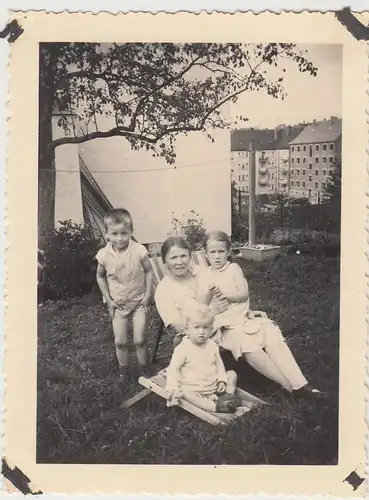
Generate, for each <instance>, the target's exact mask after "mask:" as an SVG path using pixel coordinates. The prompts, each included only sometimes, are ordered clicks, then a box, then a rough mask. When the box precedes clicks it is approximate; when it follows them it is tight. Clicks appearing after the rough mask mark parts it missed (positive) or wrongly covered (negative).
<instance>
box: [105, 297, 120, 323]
mask: <svg viewBox="0 0 369 500" xmlns="http://www.w3.org/2000/svg"><path fill="white" fill-rule="evenodd" d="M106 305H107V306H108V311H109V315H110V317H111V319H113V318H114V313H115V310H116V309H121V307H120V306H118V304H117V303H116V302H114V300H112V299H110V300H108V301H107V303H106Z"/></svg>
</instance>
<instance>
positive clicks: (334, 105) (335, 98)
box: [231, 44, 342, 128]
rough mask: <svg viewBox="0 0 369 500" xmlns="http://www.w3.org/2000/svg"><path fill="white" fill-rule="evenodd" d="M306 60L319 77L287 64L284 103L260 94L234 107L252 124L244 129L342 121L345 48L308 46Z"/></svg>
mask: <svg viewBox="0 0 369 500" xmlns="http://www.w3.org/2000/svg"><path fill="white" fill-rule="evenodd" d="M298 48H300V49H303V50H306V51H307V54H306V55H305V57H306V58H307V59H308V60H309V61H311V62H312V63H313V64H314V66H316V67H317V68H318V74H317V76H316V77H312V76H311V75H309V74H308V73H300V72H299V71H298V69H297V66H296V65H295V64H294V63H292V62H290V61H289V62H288V65H286V69H287V71H286V73H284V89H285V92H286V93H287V97H286V98H285V100H284V101H282V100H280V99H279V100H277V99H274V98H273V97H271V96H268V95H266V94H264V93H261V92H250V93H245V94H243V95H242V96H241V97H240V98H239V100H238V102H237V104H234V105H232V106H231V113H232V115H233V116H237V115H240V114H242V115H245V116H247V117H248V119H249V121H248V122H246V123H244V124H242V125H241V126H242V127H260V128H273V127H275V126H277V125H279V124H286V125H293V124H295V123H299V122H303V121H306V122H309V121H312V120H313V119H316V120H321V119H324V118H329V117H330V116H338V117H342V45H338V44H329V45H328V44H325V45H323V44H306V45H299V46H298Z"/></svg>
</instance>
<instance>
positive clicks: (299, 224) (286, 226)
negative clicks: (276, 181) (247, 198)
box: [232, 200, 341, 242]
mask: <svg viewBox="0 0 369 500" xmlns="http://www.w3.org/2000/svg"><path fill="white" fill-rule="evenodd" d="M255 220H256V238H257V240H258V241H259V242H260V241H264V242H266V241H267V240H269V239H276V238H277V239H284V238H288V237H289V236H290V235H291V234H295V233H301V232H306V233H320V234H325V235H327V236H331V237H332V238H334V239H339V235H340V230H341V205H340V201H339V200H333V201H324V202H320V203H317V204H314V205H312V204H310V203H302V204H300V205H299V204H296V205H290V206H286V204H285V203H284V202H283V200H280V201H279V202H278V203H276V204H275V205H269V208H267V207H265V206H264V207H262V206H261V207H260V206H259V207H258V208H257V211H256V214H255ZM232 226H233V227H232V233H233V235H234V238H235V239H236V240H247V238H248V205H247V203H244V204H242V206H241V210H239V209H238V207H237V208H236V210H234V211H233V224H232Z"/></svg>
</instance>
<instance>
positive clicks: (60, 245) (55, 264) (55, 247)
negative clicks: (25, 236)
mask: <svg viewBox="0 0 369 500" xmlns="http://www.w3.org/2000/svg"><path fill="white" fill-rule="evenodd" d="M102 245H103V242H102V241H101V240H99V239H97V238H96V237H95V236H93V235H92V234H91V232H90V230H89V229H87V228H86V227H84V226H82V225H81V224H75V223H73V222H72V221H71V220H67V221H63V222H61V223H60V227H59V228H58V229H55V230H52V231H50V232H49V233H47V234H46V235H45V236H44V237H43V238H42V240H41V247H42V249H43V250H44V252H45V261H46V270H45V284H44V298H45V299H51V300H56V299H69V298H72V297H79V296H81V295H84V294H85V293H88V292H91V291H92V290H94V289H95V288H96V287H97V285H96V277H95V276H96V262H95V260H94V257H95V255H96V253H97V251H98V249H99V248H101V246H102Z"/></svg>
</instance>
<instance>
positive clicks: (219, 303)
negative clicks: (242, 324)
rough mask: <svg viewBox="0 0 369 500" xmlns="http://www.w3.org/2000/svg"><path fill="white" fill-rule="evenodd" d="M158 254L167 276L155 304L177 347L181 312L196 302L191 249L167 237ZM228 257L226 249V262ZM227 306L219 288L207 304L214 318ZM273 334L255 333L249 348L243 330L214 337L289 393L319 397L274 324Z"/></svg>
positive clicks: (182, 332)
mask: <svg viewBox="0 0 369 500" xmlns="http://www.w3.org/2000/svg"><path fill="white" fill-rule="evenodd" d="M161 254H162V259H163V262H164V263H165V264H166V265H167V269H168V273H167V275H166V276H164V278H163V279H162V280H161V282H160V283H159V285H158V287H157V289H156V292H155V302H156V306H157V309H158V312H159V314H160V316H161V318H162V320H163V322H164V325H165V326H166V327H167V328H168V330H169V331H170V332H171V333H172V335H173V337H174V345H178V344H179V343H180V342H181V341H182V338H183V336H184V335H185V334H186V318H185V310H186V309H187V308H188V307H193V302H196V275H197V274H198V269H196V268H195V267H192V266H191V250H190V247H189V245H188V243H187V242H186V241H185V240H183V239H182V238H179V237H170V238H168V239H167V240H166V241H165V242H164V243H163V245H162V247H161ZM228 256H229V249H228V251H227V259H228ZM218 288H219V287H218ZM230 303H231V301H230V300H229V299H228V298H227V295H226V294H225V293H223V292H222V290H221V289H219V292H218V291H217V293H214V295H213V297H212V300H211V304H210V307H211V310H212V313H213V314H214V316H216V315H217V314H221V313H224V312H225V311H227V308H228V307H229V305H230ZM191 304H192V306H191ZM250 317H252V313H250ZM216 321H217V320H216ZM273 325H274V324H273ZM273 332H274V333H270V334H268V335H264V334H263V335H262V334H257V333H255V335H256V337H255V341H253V343H252V346H251V347H250V336H249V335H246V334H245V331H244V329H243V328H234V329H230V330H228V331H224V329H223V330H222V331H221V334H218V335H217V336H216V342H217V343H218V345H219V346H220V347H222V348H224V349H225V350H227V351H231V352H232V354H233V356H234V358H235V359H236V360H237V359H239V358H240V357H241V356H242V357H243V358H244V359H245V360H246V361H247V362H248V363H249V364H250V365H251V366H252V367H253V368H254V369H255V370H257V371H258V372H259V373H261V374H262V375H264V376H266V377H267V378H269V379H271V380H273V381H275V382H277V383H278V384H279V385H281V386H282V388H283V389H285V390H286V391H288V392H289V393H291V394H294V395H297V396H298V395H306V394H307V395H312V396H315V397H316V396H318V395H320V392H319V391H318V390H317V389H313V388H312V387H311V386H310V385H309V384H308V382H307V380H306V378H305V377H304V376H303V374H302V373H301V370H300V368H299V367H298V365H297V363H296V361H295V359H294V357H293V355H292V353H291V351H290V349H289V348H288V346H287V344H286V343H285V340H284V338H283V335H282V333H281V331H280V330H279V328H278V327H277V326H276V325H274V328H273ZM256 339H257V340H256Z"/></svg>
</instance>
